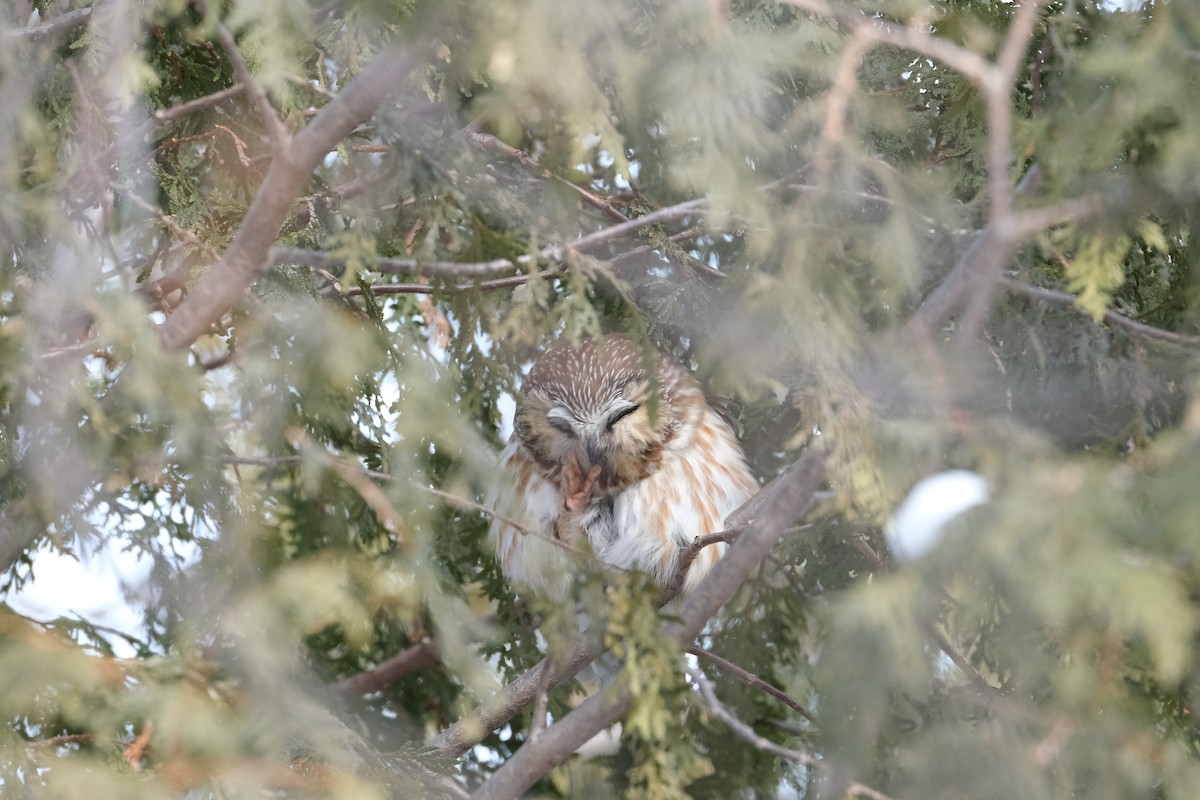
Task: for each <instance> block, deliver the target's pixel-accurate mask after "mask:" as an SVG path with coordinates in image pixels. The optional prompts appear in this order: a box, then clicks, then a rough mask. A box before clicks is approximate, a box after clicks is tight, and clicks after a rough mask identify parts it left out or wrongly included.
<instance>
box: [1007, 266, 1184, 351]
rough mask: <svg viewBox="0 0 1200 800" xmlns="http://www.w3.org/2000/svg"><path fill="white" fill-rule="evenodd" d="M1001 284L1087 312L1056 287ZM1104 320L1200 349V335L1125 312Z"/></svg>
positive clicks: (1149, 336) (1108, 313)
mask: <svg viewBox="0 0 1200 800" xmlns="http://www.w3.org/2000/svg"><path fill="white" fill-rule="evenodd" d="M999 284H1000V286H1002V287H1004V288H1005V289H1007V290H1008V291H1010V292H1012V293H1013V294H1019V295H1022V296H1024V297H1028V298H1030V299H1033V300H1043V301H1046V302H1050V303H1057V304H1059V305H1068V306H1072V307H1074V308H1075V309H1076V310H1077V311H1079V313H1081V314H1087V312H1086V311H1084V310H1083V309H1082V308H1079V307H1078V305H1077V302H1078V300H1079V298H1077V297H1076V296H1075V295H1073V294H1069V293H1067V292H1060V291H1056V290H1054V289H1044V288H1042V287H1040V286H1030V285H1029V284H1027V283H1022V282H1020V281H1017V280H1013V279H1012V278H1006V277H1001V278H1000V279H999ZM1104 321H1105V322H1107V323H1108V324H1109V325H1113V326H1116V327H1118V328H1123V329H1124V330H1126V331H1129V332H1130V333H1132V334H1134V335H1135V336H1143V337H1145V338H1147V339H1157V340H1158V341H1161V342H1170V343H1171V344H1177V345H1180V346H1181V347H1188V348H1192V349H1200V336H1189V335H1187V334H1184V333H1176V332H1175V331H1168V330H1163V329H1162V328H1156V327H1154V326H1153V325H1147V324H1146V323H1144V322H1138V321H1137V320H1135V319H1130V318H1129V317H1127V316H1125V315H1124V314H1120V313H1118V312H1116V311H1106V312H1104Z"/></svg>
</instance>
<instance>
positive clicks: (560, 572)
mask: <svg viewBox="0 0 1200 800" xmlns="http://www.w3.org/2000/svg"><path fill="white" fill-rule="evenodd" d="M562 503H563V500H562V496H561V495H560V493H559V491H558V487H556V486H555V485H554V484H552V483H550V481H548V480H546V479H545V478H543V477H542V475H541V473H540V472H539V471H538V469H537V466H536V465H535V464H534V462H533V460H532V459H531V458H530V457H529V455H528V454H527V453H526V452H525V449H524V447H522V446H521V442H520V440H519V439H518V438H517V436H516V435H515V434H514V435H513V436H512V437H510V438H509V440H508V444H507V445H505V447H504V450H503V452H501V454H500V469H499V475H498V476H497V481H496V484H495V485H494V487H493V489H492V493H491V496H490V497H489V498H488V507H489V508H491V509H493V510H494V511H495V512H496V514H497V516H495V517H493V518H492V524H491V527H490V529H489V531H488V537H489V538H490V539H491V542H492V546H493V547H494V548H495V550H496V557H497V559H499V561H500V567H501V569H503V570H504V574H505V575H507V576H508V577H509V580H511V581H513V582H515V583H517V584H520V585H522V586H525V587H528V588H529V589H532V590H533V591H534V592H535V593H537V594H540V595H544V596H546V597H550V598H552V599H554V600H562V599H563V598H564V597H566V595H567V590H568V587H569V586H570V575H571V557H570V554H569V553H567V552H566V551H564V550H563V549H562V548H561V547H557V546H555V544H554V541H553V537H554V520H555V519H556V518H557V517H558V515H559V513H560V512H561V509H562ZM513 522H515V523H517V524H518V525H520V526H521V527H520V529H518V528H517V527H516V526H515V525H513V524H512V523H513Z"/></svg>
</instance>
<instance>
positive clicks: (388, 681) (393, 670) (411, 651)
mask: <svg viewBox="0 0 1200 800" xmlns="http://www.w3.org/2000/svg"><path fill="white" fill-rule="evenodd" d="M440 658H441V651H440V650H439V649H438V645H437V642H435V641H433V640H432V639H426V640H424V641H422V642H418V643H417V644H414V645H412V646H411V647H406V648H405V649H403V650H401V651H400V652H399V653H397V654H396V655H394V656H392V657H391V658H389V659H387V660H386V661H383V662H381V663H380V664H378V665H376V666H375V667H373V668H371V669H369V670H366V671H365V672H360V673H359V674H357V675H355V676H353V677H350V678H346V679H345V680H344V681H338V682H337V683H334V684H331V685H330V687H329V688H330V689H332V690H333V691H334V692H335V693H337V694H339V695H341V696H342V697H359V696H361V695H364V694H371V693H372V692H378V691H382V690H383V689H386V688H387V687H388V686H391V685H392V684H393V683H395V682H396V681H398V680H400V679H401V678H403V677H405V676H406V675H411V674H412V673H414V672H416V671H417V670H419V669H421V668H422V667H426V666H428V665H430V664H433V663H436V662H437V661H438V660H439V659H440Z"/></svg>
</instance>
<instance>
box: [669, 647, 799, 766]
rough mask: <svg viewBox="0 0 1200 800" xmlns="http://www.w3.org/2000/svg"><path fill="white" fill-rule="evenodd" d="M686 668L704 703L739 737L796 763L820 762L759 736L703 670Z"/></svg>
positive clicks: (760, 748)
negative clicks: (735, 711) (726, 703)
mask: <svg viewBox="0 0 1200 800" xmlns="http://www.w3.org/2000/svg"><path fill="white" fill-rule="evenodd" d="M684 669H686V670H687V674H688V676H689V677H691V679H692V680H693V681H695V683H696V688H698V689H699V690H700V696H701V697H702V698H704V704H705V705H707V706H708V710H709V711H711V712H712V715H713V716H714V717H716V718H717V719H719V720H721V722H724V723H725V724H726V725H727V726H728V727H729V729H730V730H731V731H733V732H734V733H736V734H737V735H738V736H739V737H741V738H742V739H745V740H746V741H747V742H749V743H750V744H752V745H754V746H755V747H756V748H758V749H759V750H762V751H764V752H767V753H771V754H773V755H777V756H779V757H780V758H782V759H785V760H787V761H791V762H792V763H794V764H805V765H808V766H812V765H815V764H818V763H820V761H819V760H818V759H815V758H813V757H812V756H810V755H809V754H808V753H801V752H800V751H799V750H790V749H788V748H786V747H783V746H782V745H778V744H776V743H775V742H772V741H771V740H770V739H767V738H764V737H762V736H759V735H758V734H757V733H755V732H754V729H753V728H751V727H750V726H749V725H747V724H746V723H745V722H742V721H741V720H740V719H738V717H737V715H736V714H734V713H733V712H732V711H730V710H729V709H728V708H726V707H725V704H724V703H722V702H721V701H720V699H719V698H718V697H717V693H716V690H714V689H713V685H712V681H710V680H709V679H708V678H707V677H705V675H704V673H703V672H701V671H700V670H698V669H694V668H692V667H684Z"/></svg>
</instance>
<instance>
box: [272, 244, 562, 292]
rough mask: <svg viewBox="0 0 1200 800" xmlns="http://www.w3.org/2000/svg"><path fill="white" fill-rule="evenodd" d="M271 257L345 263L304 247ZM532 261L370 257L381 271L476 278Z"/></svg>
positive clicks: (332, 265) (275, 251)
mask: <svg viewBox="0 0 1200 800" xmlns="http://www.w3.org/2000/svg"><path fill="white" fill-rule="evenodd" d="M553 254H554V253H553V251H549V252H547V254H546V255H553ZM270 259H271V263H272V264H303V265H305V266H309V267H319V268H321V269H326V270H334V269H341V268H343V267H345V266H346V259H345V258H340V257H338V256H334V255H332V254H330V253H325V252H322V251H320V250H306V249H302V248H299V247H272V248H271V253H270ZM535 261H536V259H535V258H534V257H532V256H528V255H524V256H518V257H517V258H514V259H507V258H494V259H492V260H491V261H475V262H457V261H420V260H417V259H415V258H385V257H382V256H380V257H378V258H375V259H374V260H372V261H371V264H370V266H371V269H372V270H373V271H375V272H379V273H381V274H383V275H399V274H411V275H424V276H426V277H441V276H449V277H456V278H475V277H480V276H483V275H495V274H497V273H501V272H511V271H512V270H514V269H516V268H517V267H519V266H524V265H528V264H531V263H534V262H535ZM468 285H470V284H468ZM426 288H429V287H426Z"/></svg>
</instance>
